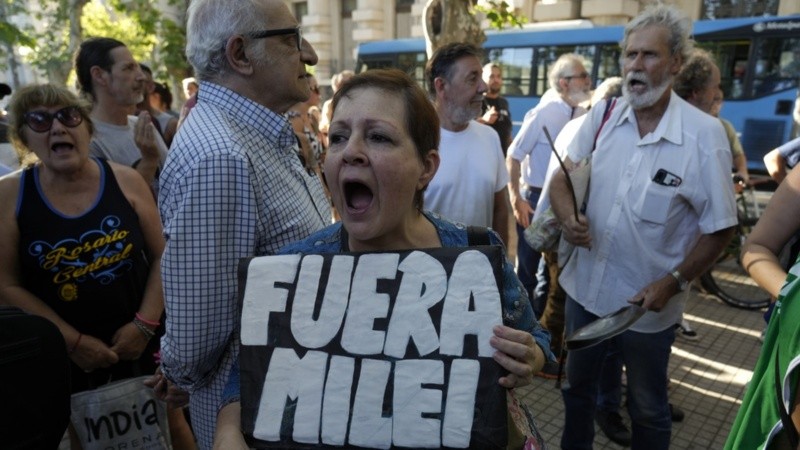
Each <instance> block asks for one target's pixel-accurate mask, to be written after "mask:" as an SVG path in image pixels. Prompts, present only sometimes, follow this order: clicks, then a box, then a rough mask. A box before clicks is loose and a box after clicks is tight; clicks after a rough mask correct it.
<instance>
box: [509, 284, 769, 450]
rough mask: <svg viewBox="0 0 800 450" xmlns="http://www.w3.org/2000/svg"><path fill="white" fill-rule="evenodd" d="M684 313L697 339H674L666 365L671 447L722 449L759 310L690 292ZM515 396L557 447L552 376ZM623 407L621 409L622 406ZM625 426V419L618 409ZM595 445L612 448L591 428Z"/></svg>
mask: <svg viewBox="0 0 800 450" xmlns="http://www.w3.org/2000/svg"><path fill="white" fill-rule="evenodd" d="M689 295H690V298H689V300H688V302H687V305H686V314H685V317H686V319H687V320H688V321H689V323H690V324H691V326H692V327H693V328H694V329H695V330H696V331H697V333H698V335H699V339H698V340H696V341H688V340H686V339H683V338H681V337H677V336H676V338H675V344H674V345H673V346H672V357H671V358H670V364H669V377H670V380H671V385H670V401H671V402H672V403H673V404H674V405H676V406H678V407H680V408H681V409H683V411H684V412H685V413H686V417H685V418H684V420H683V422H680V423H673V427H672V442H671V445H670V448H671V449H675V450H684V449H686V450H689V449H691V450H699V449H704V450H705V449H721V448H722V446H723V445H724V443H725V439H726V438H727V436H728V432H729V431H730V428H731V425H732V424H733V420H734V418H735V417H736V413H737V411H738V410H739V406H740V405H741V399H742V397H744V390H745V385H746V384H747V383H748V382H749V381H750V378H751V376H752V373H753V372H752V369H753V367H754V366H755V363H756V359H757V358H758V354H759V351H760V349H761V343H760V342H759V340H758V337H759V335H760V334H761V331H762V330H763V329H764V327H765V322H764V319H763V317H762V312H761V311H746V310H742V309H737V308H733V307H731V306H728V305H726V304H725V303H723V302H722V301H721V300H719V299H717V298H716V297H714V296H711V295H706V294H703V293H701V292H698V291H697V290H692V292H690V294H689ZM518 395H519V396H520V398H521V399H522V400H523V401H525V402H526V403H527V404H528V405H529V406H530V408H531V410H532V412H533V414H534V417H535V418H536V421H537V424H538V425H539V428H540V430H541V432H542V434H543V435H544V438H545V441H546V443H547V446H548V448H549V449H550V450H553V449H558V448H560V441H561V432H562V430H563V428H564V403H563V401H562V398H561V392H560V390H558V389H556V388H555V381H554V380H546V379H543V378H538V377H537V378H535V380H534V382H533V384H532V385H530V386H526V387H524V388H520V389H518ZM623 409H624V408H623ZM622 416H623V417H624V420H625V422H626V423H627V424H630V418H629V417H628V414H627V411H624V410H623V411H622ZM595 433H596V434H595V439H594V448H595V449H597V450H602V449H613V450H617V449H620V448H622V447H621V446H619V445H617V444H615V443H613V442H611V441H609V440H608V439H607V438H606V437H605V435H603V433H602V431H600V429H599V428H598V427H597V426H595Z"/></svg>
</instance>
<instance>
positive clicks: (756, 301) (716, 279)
mask: <svg viewBox="0 0 800 450" xmlns="http://www.w3.org/2000/svg"><path fill="white" fill-rule="evenodd" d="M768 180H769V179H768V178H767V179H766V180H763V181H755V183H753V184H751V185H749V186H747V185H745V183H744V181H743V180H742V179H741V178H738V177H734V182H735V183H737V184H738V185H739V186H740V187H741V189H738V190H737V191H738V193H737V195H736V209H737V217H738V219H739V220H738V223H737V225H736V232H735V233H734V235H733V238H732V239H731V242H730V243H728V245H727V246H726V247H725V249H724V250H723V251H722V253H721V254H720V256H719V257H718V258H717V261H716V262H715V263H714V265H713V266H712V267H711V269H709V270H708V271H706V272H705V273H704V274H703V275H701V276H700V284H701V285H702V286H703V288H704V289H705V290H706V292H708V293H710V294H713V295H715V296H717V297H718V298H719V299H720V300H722V301H723V302H725V303H726V304H728V305H731V306H734V307H736V308H742V309H751V310H756V309H763V308H766V307H767V306H769V304H770V301H771V297H770V295H769V293H768V292H767V291H765V290H763V289H761V287H759V286H758V284H756V282H755V281H753V279H752V278H750V275H749V274H748V273H747V271H746V270H745V269H744V267H743V266H742V259H741V252H742V247H743V246H744V241H745V240H746V239H747V235H748V234H750V230H752V228H753V226H755V224H756V222H758V218H759V217H760V216H761V207H760V206H759V204H758V200H757V199H756V196H755V189H754V185H755V184H760V183H762V182H766V181H768ZM748 197H749V199H748Z"/></svg>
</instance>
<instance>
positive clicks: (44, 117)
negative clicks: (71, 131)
mask: <svg viewBox="0 0 800 450" xmlns="http://www.w3.org/2000/svg"><path fill="white" fill-rule="evenodd" d="M22 117H23V118H24V119H25V124H26V125H28V127H29V128H30V129H31V130H33V131H35V132H37V133H44V132H45V131H50V128H52V127H53V119H58V121H59V122H61V123H62V124H63V125H64V126H65V127H69V128H75V127H77V126H78V125H80V124H81V123H82V122H83V115H82V114H81V111H80V109H78V107H77V106H67V107H66V108H61V109H59V110H58V111H56V112H55V113H53V114H50V113H49V112H47V111H31V112H28V113H25V115H24V116H22Z"/></svg>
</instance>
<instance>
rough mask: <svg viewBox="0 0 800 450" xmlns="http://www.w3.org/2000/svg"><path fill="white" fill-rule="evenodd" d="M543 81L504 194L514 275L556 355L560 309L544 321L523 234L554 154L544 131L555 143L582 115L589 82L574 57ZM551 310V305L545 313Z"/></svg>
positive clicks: (544, 290) (550, 372)
mask: <svg viewBox="0 0 800 450" xmlns="http://www.w3.org/2000/svg"><path fill="white" fill-rule="evenodd" d="M547 79H548V82H549V84H550V90H548V91H547V92H546V93H545V95H544V96H543V97H542V100H541V101H540V102H539V104H538V105H536V107H535V108H533V109H532V110H530V111H528V113H527V114H525V120H524V121H523V123H522V128H520V130H519V133H518V134H517V136H516V137H515V138H514V140H513V141H512V143H511V146H510V147H509V148H508V156H507V157H506V166H507V167H508V174H509V177H510V181H509V183H508V193H509V198H510V200H511V207H512V209H513V211H514V218H515V219H516V222H517V225H516V229H517V237H518V240H517V276H518V277H519V279H520V281H522V284H523V286H525V288H526V289H527V290H528V295H529V296H530V299H531V301H532V306H533V311H534V312H535V313H536V316H537V317H539V318H542V325H544V327H545V328H547V329H548V331H550V334H551V335H552V337H553V339H552V341H551V348H552V350H553V352H554V353H555V354H556V355H558V354H559V353H560V352H561V335H562V333H563V328H564V325H563V323H564V321H563V306H561V307H557V309H556V311H555V314H548V316H547V317H542V315H543V314H544V312H545V305H546V303H547V302H548V301H551V300H548V299H547V297H548V294H549V292H548V290H549V288H548V287H547V286H537V276H536V275H537V271H542V272H543V274H542V275H540V276H539V279H540V280H546V278H545V275H544V271H545V267H544V265H541V267H540V260H541V254H540V253H537V252H536V251H535V250H534V249H533V248H531V246H530V245H528V242H527V241H525V238H524V232H525V229H526V228H527V227H528V225H529V224H530V221H531V218H532V217H533V212H534V209H535V208H536V204H537V202H538V201H539V196H540V195H541V193H542V187H543V184H544V179H545V175H546V174H547V166H548V164H549V162H550V154H551V153H552V151H551V150H550V145H549V144H548V141H547V137H546V136H545V134H544V128H545V127H547V131H548V132H549V133H550V136H551V137H552V138H553V139H555V138H556V136H558V133H559V132H561V128H563V127H564V125H566V123H567V122H569V121H570V119H573V118H575V117H578V116H580V115H581V114H583V113H584V112H585V110H584V109H583V108H581V107H579V104H580V103H581V102H584V101H586V100H588V99H589V89H590V88H591V87H592V80H591V78H590V76H589V73H588V72H587V71H586V69H585V68H584V65H583V60H582V59H581V57H580V56H578V55H575V54H572V53H568V54H564V55H561V57H559V58H558V59H557V60H556V62H555V63H553V65H552V67H551V68H550V71H549V73H548V76H547ZM549 259H552V260H553V261H552V262H551V264H550V266H553V265H554V264H555V261H554V259H555V258H554V257H553V258H549ZM553 283H555V281H553ZM551 297H552V296H551ZM553 306H556V305H553ZM559 306H560V305H559ZM550 310H552V306H551V308H550V309H549V310H548V311H550ZM545 319H546V320H545ZM557 374H558V364H555V363H549V364H547V365H545V368H544V369H543V373H542V375H543V376H545V377H548V378H552V377H555V376H557Z"/></svg>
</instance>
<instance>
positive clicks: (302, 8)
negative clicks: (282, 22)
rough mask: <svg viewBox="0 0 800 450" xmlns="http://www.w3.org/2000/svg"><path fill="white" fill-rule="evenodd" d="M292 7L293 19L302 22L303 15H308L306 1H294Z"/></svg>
mask: <svg viewBox="0 0 800 450" xmlns="http://www.w3.org/2000/svg"><path fill="white" fill-rule="evenodd" d="M292 8H294V17H295V19H297V20H298V21H299V22H300V23H303V17H305V16H307V15H308V2H295V3H294V4H293V5H292Z"/></svg>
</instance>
